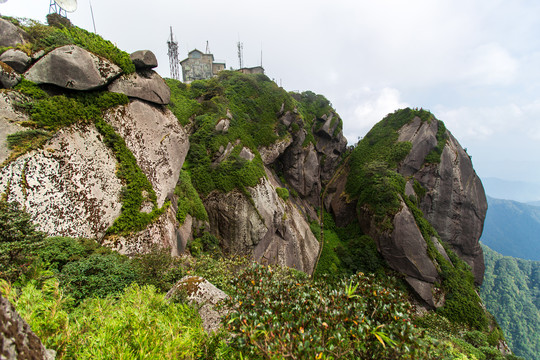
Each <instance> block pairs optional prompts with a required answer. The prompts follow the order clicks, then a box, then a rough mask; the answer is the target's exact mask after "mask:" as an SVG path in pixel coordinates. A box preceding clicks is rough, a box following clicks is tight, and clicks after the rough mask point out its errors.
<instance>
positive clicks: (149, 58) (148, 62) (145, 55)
mask: <svg viewBox="0 0 540 360" xmlns="http://www.w3.org/2000/svg"><path fill="white" fill-rule="evenodd" d="M129 57H130V58H131V61H133V64H134V65H135V68H137V69H153V68H155V67H157V66H158V61H157V58H156V55H155V54H154V53H153V52H152V51H150V50H139V51H135V52H134V53H133V54H131V55H130V56H129Z"/></svg>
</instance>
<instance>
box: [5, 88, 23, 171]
mask: <svg viewBox="0 0 540 360" xmlns="http://www.w3.org/2000/svg"><path fill="white" fill-rule="evenodd" d="M17 95H18V93H17V92H2V93H0V164H2V163H3V162H4V161H5V160H6V159H7V158H8V156H9V154H10V152H11V151H10V149H9V148H8V144H7V136H8V135H10V134H14V133H16V132H17V131H23V130H25V128H23V127H22V126H20V125H19V124H18V123H19V122H22V121H27V120H28V116H27V115H26V114H25V113H22V112H19V111H16V110H15V109H14V108H13V106H12V103H13V101H17V98H18V96H17Z"/></svg>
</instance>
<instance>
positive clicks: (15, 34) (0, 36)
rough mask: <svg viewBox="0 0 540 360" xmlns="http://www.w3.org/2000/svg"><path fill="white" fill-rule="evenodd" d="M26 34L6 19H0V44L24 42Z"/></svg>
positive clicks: (11, 44) (13, 44)
mask: <svg viewBox="0 0 540 360" xmlns="http://www.w3.org/2000/svg"><path fill="white" fill-rule="evenodd" d="M26 39H28V34H27V33H26V32H24V31H23V30H21V29H19V28H18V27H17V26H15V25H13V24H12V23H10V22H9V21H7V20H4V19H0V46H2V47H10V46H17V44H24V43H25V42H26Z"/></svg>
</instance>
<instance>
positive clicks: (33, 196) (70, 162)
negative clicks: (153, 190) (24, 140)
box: [0, 125, 122, 239]
mask: <svg viewBox="0 0 540 360" xmlns="http://www.w3.org/2000/svg"><path fill="white" fill-rule="evenodd" d="M116 167H117V161H116V158H115V156H114V154H113V153H112V151H111V150H110V149H109V148H107V147H106V146H105V144H103V142H102V141H101V136H100V134H99V133H98V131H97V129H96V128H95V127H94V126H93V125H89V126H78V125H75V126H72V127H69V128H64V129H62V130H60V131H59V132H58V133H57V134H56V135H55V136H54V137H53V138H52V139H51V140H49V141H48V142H47V143H46V144H45V146H44V149H42V150H38V151H31V152H29V153H26V154H25V155H23V156H21V157H19V158H18V159H17V160H15V161H13V162H11V163H10V164H8V165H7V166H5V167H4V168H2V169H0V193H6V195H7V200H8V201H18V202H19V203H20V204H21V205H22V206H23V207H24V208H25V209H26V211H27V212H28V213H29V214H30V215H31V217H32V220H33V221H34V222H35V223H36V224H37V225H38V227H39V229H40V230H42V231H45V232H47V233H48V234H49V235H51V236H71V237H85V238H98V239H99V238H101V237H102V236H103V235H104V234H105V231H106V230H107V228H108V227H109V226H111V225H112V223H113V222H114V220H115V219H116V218H117V217H118V216H119V215H120V210H121V203H120V192H121V188H122V183H121V182H120V180H119V179H118V178H117V177H116Z"/></svg>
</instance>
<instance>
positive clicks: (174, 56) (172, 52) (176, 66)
mask: <svg viewBox="0 0 540 360" xmlns="http://www.w3.org/2000/svg"><path fill="white" fill-rule="evenodd" d="M167 45H168V46H169V51H168V53H167V54H168V55H169V66H170V68H171V74H170V75H171V78H172V79H176V80H180V62H179V61H178V41H174V35H173V32H172V26H171V38H170V39H169V40H167Z"/></svg>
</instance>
